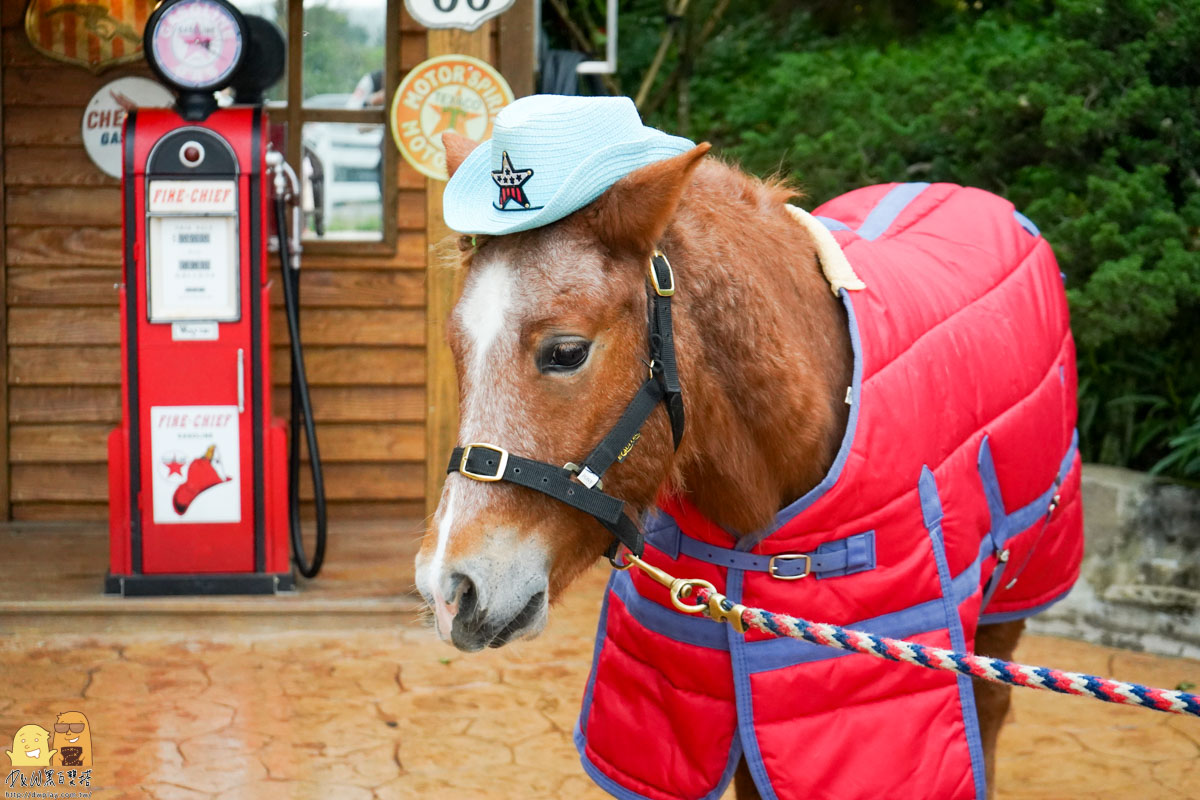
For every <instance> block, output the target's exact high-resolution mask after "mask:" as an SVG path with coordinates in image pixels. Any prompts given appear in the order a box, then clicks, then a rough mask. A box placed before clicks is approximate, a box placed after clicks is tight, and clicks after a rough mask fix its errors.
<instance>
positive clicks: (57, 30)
mask: <svg viewBox="0 0 1200 800" xmlns="http://www.w3.org/2000/svg"><path fill="white" fill-rule="evenodd" d="M154 5H155V0H86V1H84V2H79V1H77V0H29V7H28V8H27V9H26V11H25V34H26V35H27V36H28V37H29V42H30V44H32V45H33V47H34V49H35V50H37V51H38V52H39V53H41V54H42V55H46V56H49V57H50V58H53V59H57V60H58V61H65V62H67V63H68V64H78V65H79V66H82V67H87V68H88V69H90V70H91V71H92V72H102V71H103V70H105V69H107V68H108V67H111V66H113V65H114V64H121V63H123V62H126V61H133V60H135V59H138V58H141V57H142V31H143V30H144V29H145V27H146V18H147V17H149V16H150V12H151V11H153V10H154Z"/></svg>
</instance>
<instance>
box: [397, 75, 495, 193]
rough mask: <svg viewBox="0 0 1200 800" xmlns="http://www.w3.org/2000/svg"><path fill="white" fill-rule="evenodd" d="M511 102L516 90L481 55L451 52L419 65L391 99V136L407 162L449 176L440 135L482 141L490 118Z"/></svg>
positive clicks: (429, 172)
mask: <svg viewBox="0 0 1200 800" xmlns="http://www.w3.org/2000/svg"><path fill="white" fill-rule="evenodd" d="M512 101H513V93H512V89H510V88H509V86H508V82H507V81H505V80H504V78H503V77H501V75H500V73H499V72H497V71H496V70H495V69H493V68H492V66H491V65H490V64H488V63H486V62H484V61H480V60H479V59H477V58H471V57H470V56H463V55H448V56H438V57H436V58H431V59H429V60H428V61H424V62H422V63H420V64H418V65H417V66H416V67H415V68H414V69H413V70H412V72H410V73H408V75H406V76H404V80H403V81H401V82H400V87H399V88H398V89H396V94H395V96H393V97H392V110H391V114H390V119H391V124H392V138H394V139H395V140H396V146H397V147H398V148H400V154H401V155H402V156H404V160H405V161H407V162H408V163H410V164H412V165H413V166H414V167H416V169H417V170H418V171H419V172H421V173H423V174H425V175H428V176H429V177H431V178H437V179H438V180H443V181H444V180H446V179H447V177H448V176H447V174H446V150H445V148H444V147H443V145H442V134H443V133H445V132H446V131H453V132H454V133H457V134H459V135H460V136H466V137H467V138H468V139H474V140H475V141H477V142H482V141H484V140H486V139H488V138H490V137H491V135H492V120H494V119H495V118H496V114H498V113H500V109H502V108H504V107H505V106H506V105H508V104H509V103H511V102H512Z"/></svg>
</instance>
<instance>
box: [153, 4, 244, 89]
mask: <svg viewBox="0 0 1200 800" xmlns="http://www.w3.org/2000/svg"><path fill="white" fill-rule="evenodd" d="M147 28H148V31H149V36H148V37H147V38H148V39H149V40H150V41H149V47H147V48H146V56H147V60H148V61H149V63H150V66H151V67H152V68H153V69H154V71H155V72H156V73H157V74H158V75H159V77H161V78H162V79H163V80H164V81H166V82H167V83H169V84H171V85H172V86H175V87H176V88H178V89H180V90H181V91H192V92H209V91H215V90H217V89H220V88H222V87H224V86H226V85H227V84H228V83H229V82H230V80H231V79H232V77H233V74H234V73H235V72H236V71H237V69H238V67H239V66H240V65H241V63H242V59H243V57H244V55H245V51H246V38H247V37H246V23H245V20H244V18H243V17H242V15H241V14H240V13H239V12H238V11H237V10H236V9H234V8H233V7H232V6H231V5H229V4H228V3H226V2H225V1H224V0H176V2H168V3H164V4H163V5H161V6H159V8H158V10H157V11H155V12H154V14H153V15H152V16H151V18H150V20H149V22H148V23H147Z"/></svg>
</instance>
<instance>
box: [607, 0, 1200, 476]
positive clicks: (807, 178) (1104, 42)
mask: <svg viewBox="0 0 1200 800" xmlns="http://www.w3.org/2000/svg"><path fill="white" fill-rule="evenodd" d="M885 5H886V4H885ZM745 10H747V11H749V10H750V9H749V7H747V9H745ZM629 13H630V14H633V13H635V11H634V10H631V11H630V12H629ZM766 13H767V12H762V13H760V14H758V15H755V14H754V13H753V12H751V13H748V14H747V15H743V16H741V17H740V21H739V22H737V23H736V24H730V25H728V26H727V27H726V28H725V29H724V30H723V31H722V32H721V33H720V34H719V35H717V36H715V37H714V38H713V39H712V40H711V41H710V42H709V43H708V45H707V47H706V48H705V50H704V52H703V54H702V55H701V56H700V57H699V58H697V60H696V64H695V67H694V69H693V72H692V75H691V78H690V81H689V82H688V90H689V108H690V114H689V115H688V118H687V120H686V122H687V125H688V128H689V129H688V130H686V131H684V132H685V133H687V134H688V135H690V136H692V137H693V138H695V139H697V140H700V139H706V140H709V141H712V142H713V143H714V144H715V145H716V146H717V147H718V151H719V152H721V153H723V154H724V155H726V156H729V157H732V158H734V159H735V160H737V161H738V162H740V163H741V164H742V165H743V166H744V167H745V168H746V169H747V170H749V171H751V172H755V173H757V174H767V173H774V172H781V173H783V174H786V175H788V176H790V177H791V178H792V179H794V180H795V181H796V182H797V183H798V184H799V185H801V186H802V187H803V188H804V191H805V192H806V194H807V195H808V200H807V202H808V203H809V204H810V206H815V205H817V204H819V203H820V202H823V201H824V200H826V199H828V198H830V197H833V196H835V195H837V194H840V193H842V192H844V191H847V190H848V189H851V188H854V187H857V186H862V185H865V184H870V183H881V182H887V181H908V180H928V181H954V182H957V183H963V184H969V185H974V186H980V187H982V188H985V189H989V190H991V191H994V192H997V193H999V194H1001V195H1003V196H1005V197H1007V198H1008V199H1010V200H1011V201H1012V202H1013V203H1015V204H1016V206H1017V207H1018V208H1019V209H1021V210H1022V211H1024V212H1025V213H1026V214H1027V215H1028V216H1029V217H1030V218H1032V219H1033V220H1034V221H1035V222H1036V223H1037V224H1038V225H1039V226H1040V228H1041V230H1042V233H1043V234H1044V235H1045V236H1046V238H1047V239H1048V240H1049V241H1050V242H1051V244H1052V245H1053V246H1054V248H1055V251H1056V253H1057V255H1058V259H1059V262H1060V265H1061V267H1062V269H1063V271H1064V272H1065V273H1066V275H1067V286H1068V294H1069V298H1070V303H1071V309H1072V326H1073V329H1074V331H1075V335H1076V339H1077V342H1078V347H1079V370H1080V379H1081V381H1080V433H1081V440H1082V445H1083V452H1084V456H1085V458H1087V459H1090V460H1096V461H1102V462H1106V463H1112V464H1119V465H1123V466H1130V467H1135V468H1141V469H1147V468H1150V467H1152V466H1154V465H1155V464H1160V467H1159V471H1161V472H1163V473H1164V474H1166V475H1169V476H1172V477H1174V478H1177V479H1184V480H1189V479H1190V480H1195V479H1197V478H1200V455H1197V453H1200V404H1198V403H1197V402H1196V398H1197V396H1200V364H1198V362H1197V356H1196V350H1197V343H1198V342H1200V323H1198V322H1197V311H1198V310H1200V253H1198V252H1197V249H1198V245H1200V240H1198V238H1197V234H1198V231H1200V124H1198V123H1200V119H1198V116H1200V59H1198V58H1197V57H1196V54H1197V53H1198V52H1200V4H1193V3H1185V2H1175V3H1171V2H1152V1H1151V0H1060V2H1056V3H1048V4H1043V3H1041V2H1013V3H1002V4H999V5H995V6H994V7H984V8H982V9H981V10H980V9H979V7H978V4H974V5H973V6H970V7H969V6H967V5H965V4H960V5H959V6H950V5H945V6H944V7H943V11H942V13H940V14H939V15H936V16H935V17H934V18H933V19H932V20H930V19H926V20H923V21H922V22H921V24H920V26H919V29H917V30H915V31H914V32H911V33H909V34H907V35H899V34H897V33H895V32H893V35H890V36H889V35H886V32H885V34H882V35H881V33H880V31H879V30H878V26H875V27H874V28H870V27H867V26H865V25H858V26H856V25H854V24H844V25H841V26H840V27H838V29H837V30H836V31H834V35H830V33H829V31H828V27H829V26H828V25H823V24H819V23H820V22H821V21H820V20H819V19H818V20H816V21H813V19H812V18H811V17H804V16H802V15H796V14H793V15H792V16H791V17H789V18H787V21H786V23H784V24H781V23H780V21H779V20H778V19H777V18H776V19H772V18H769V17H768V16H765V14H766ZM797 20H799V22H797ZM805 22H808V23H810V24H804V23H805ZM623 30H625V28H623ZM657 35H658V34H657V31H653V30H647V29H646V26H642V29H641V32H640V33H638V34H635V36H640V37H641V38H640V40H638V41H634V42H631V43H630V44H631V48H630V49H631V51H632V52H634V53H636V54H644V53H648V52H649V51H650V49H651V47H652V46H653V43H654V41H655V40H656V39H657ZM624 49H625V48H624V47H623V50H624ZM637 61H638V58H637V57H635V58H634V59H632V63H627V64H626V65H625V67H626V71H627V73H628V74H627V75H624V76H623V77H624V78H625V80H626V87H627V88H628V86H629V85H636V84H635V83H634V82H633V81H634V80H635V79H636V76H637V75H638V74H639V73H638V70H639V68H642V69H644V63H643V64H641V65H639V64H638V63H637ZM651 122H652V124H658V125H660V126H661V127H665V128H669V129H670V128H675V129H678V127H679V125H678V119H677V109H676V108H674V107H673V106H672V105H671V103H670V102H668V103H667V104H666V105H664V106H663V107H662V108H660V109H659V110H658V111H657V112H656V113H655V115H653V116H652V118H651Z"/></svg>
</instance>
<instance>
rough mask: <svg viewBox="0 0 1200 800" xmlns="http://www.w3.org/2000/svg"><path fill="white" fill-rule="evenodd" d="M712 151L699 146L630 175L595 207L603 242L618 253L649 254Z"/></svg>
mask: <svg viewBox="0 0 1200 800" xmlns="http://www.w3.org/2000/svg"><path fill="white" fill-rule="evenodd" d="M711 147H712V145H710V144H709V143H708V142H704V143H703V144H698V145H696V146H695V147H693V148H692V149H691V150H689V151H687V152H686V153H680V154H679V155H677V156H674V157H672V158H668V159H665V160H663V161H656V162H654V163H653V164H648V165H647V166H644V167H642V168H641V169H639V170H635V171H634V172H631V173H629V174H628V175H626V176H625V177H624V178H622V179H621V180H619V181H617V182H616V183H614V184H613V185H612V186H611V187H610V188H609V189H608V191H606V192H605V193H604V194H602V195H600V197H599V198H598V199H597V200H596V201H595V203H594V204H593V214H592V219H593V224H594V225H595V228H596V234H597V236H598V237H599V238H600V240H601V241H602V242H604V243H605V244H607V245H608V246H609V247H611V248H612V249H613V250H616V251H618V252H632V253H634V254H636V255H645V254H648V253H649V252H650V251H651V250H652V249H653V248H654V245H655V243H656V242H657V241H658V239H659V237H660V236H662V234H663V231H665V230H666V229H667V224H668V223H670V221H671V217H673V216H675V209H676V207H678V205H679V198H680V197H681V196H682V195H683V190H684V189H685V188H687V185H688V181H689V180H690V179H691V176H692V171H693V170H694V169H695V168H696V167H697V166H698V165H699V164H700V160H701V159H702V158H704V154H705V153H707V152H708V151H709V149H710V148H711Z"/></svg>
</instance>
